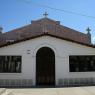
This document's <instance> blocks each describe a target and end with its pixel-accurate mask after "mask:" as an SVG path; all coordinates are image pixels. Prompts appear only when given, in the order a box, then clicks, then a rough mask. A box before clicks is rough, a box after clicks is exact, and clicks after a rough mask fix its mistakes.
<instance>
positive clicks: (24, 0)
mask: <svg viewBox="0 0 95 95" xmlns="http://www.w3.org/2000/svg"><path fill="white" fill-rule="evenodd" d="M18 1H19V0H18ZM20 1H22V2H24V3H28V4H34V5H36V6H39V7H43V8H48V9H52V10H55V11H61V12H64V13H68V14H73V15H78V16H83V17H86V18H91V19H95V17H94V16H91V15H86V14H81V13H77V12H73V11H68V10H63V9H59V8H54V7H50V6H47V5H44V4H39V3H36V2H33V1H30V0H20Z"/></svg>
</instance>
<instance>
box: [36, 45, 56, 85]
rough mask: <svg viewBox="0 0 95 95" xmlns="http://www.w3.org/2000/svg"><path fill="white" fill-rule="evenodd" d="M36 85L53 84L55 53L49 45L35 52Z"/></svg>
mask: <svg viewBox="0 0 95 95" xmlns="http://www.w3.org/2000/svg"><path fill="white" fill-rule="evenodd" d="M36 85H41V86H45V85H55V54H54V51H53V50H52V49H50V48H49V47H42V48H40V49H39V50H38V52H37V54H36Z"/></svg>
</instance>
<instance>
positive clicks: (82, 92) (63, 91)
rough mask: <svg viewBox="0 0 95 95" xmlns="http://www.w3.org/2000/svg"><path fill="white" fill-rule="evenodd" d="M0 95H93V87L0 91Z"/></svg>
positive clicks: (94, 90)
mask: <svg viewBox="0 0 95 95" xmlns="http://www.w3.org/2000/svg"><path fill="white" fill-rule="evenodd" d="M0 92H2V93H1V94H0V95H95V86H91V87H70V88H26V89H4V88H2V89H0Z"/></svg>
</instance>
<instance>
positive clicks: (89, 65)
mask: <svg viewBox="0 0 95 95" xmlns="http://www.w3.org/2000/svg"><path fill="white" fill-rule="evenodd" d="M69 71H70V72H91V71H95V56H94V55H86V56H84V55H79V56H78V55H77V56H75V55H74V56H69Z"/></svg>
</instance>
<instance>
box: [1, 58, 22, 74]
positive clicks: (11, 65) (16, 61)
mask: <svg viewBox="0 0 95 95" xmlns="http://www.w3.org/2000/svg"><path fill="white" fill-rule="evenodd" d="M21 61H22V60H21V56H0V73H20V72H21Z"/></svg>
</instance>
